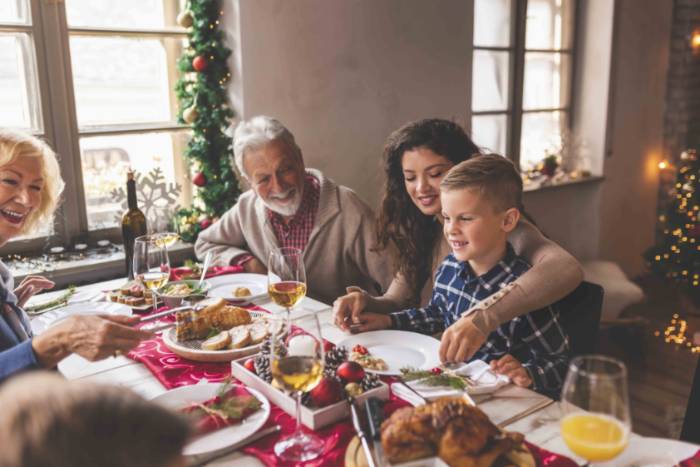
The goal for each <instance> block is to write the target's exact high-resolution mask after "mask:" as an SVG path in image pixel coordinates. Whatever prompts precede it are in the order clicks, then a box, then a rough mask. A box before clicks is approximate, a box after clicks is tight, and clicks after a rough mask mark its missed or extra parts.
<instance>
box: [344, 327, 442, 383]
mask: <svg viewBox="0 0 700 467" xmlns="http://www.w3.org/2000/svg"><path fill="white" fill-rule="evenodd" d="M338 345H342V346H345V347H346V348H347V349H348V350H349V351H350V360H353V361H356V362H357V363H359V364H360V365H362V366H363V367H364V368H365V370H367V371H369V372H371V373H376V374H379V375H400V374H401V368H406V367H411V368H416V369H420V370H429V369H431V368H434V367H436V366H439V365H440V356H439V350H440V341H439V340H437V339H435V338H434V337H430V336H426V335H424V334H418V333H416V332H408V331H393V330H386V331H370V332H363V333H361V334H355V335H353V336H350V337H348V338H346V339H343V340H342V341H340V342H339V343H338Z"/></svg>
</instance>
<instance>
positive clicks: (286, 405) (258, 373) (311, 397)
mask: <svg viewBox="0 0 700 467" xmlns="http://www.w3.org/2000/svg"><path fill="white" fill-rule="evenodd" d="M270 347H271V346H270V341H269V339H267V340H266V341H265V343H264V344H263V346H262V347H261V349H260V350H261V352H260V353H259V354H257V355H255V356H252V357H247V358H241V359H237V360H234V361H232V362H231V374H232V375H233V376H234V377H235V378H238V379H239V380H240V381H241V382H242V383H244V384H246V385H247V386H249V387H252V388H254V389H257V390H258V391H260V392H261V393H262V394H264V395H265V396H266V397H267V398H268V399H269V400H270V401H271V402H273V403H275V404H277V405H278V406H279V407H280V408H281V409H282V410H284V411H285V412H287V413H288V414H290V415H292V416H294V413H295V412H294V411H295V407H296V402H295V400H294V399H293V398H292V397H291V396H290V395H289V394H287V393H286V392H285V391H283V390H282V389H279V388H278V387H277V385H276V383H275V382H274V381H273V379H272V372H271V368H270ZM325 354H326V355H325V361H326V367H325V369H324V376H323V378H322V379H321V381H320V382H319V383H318V385H317V386H316V387H314V388H313V389H312V390H311V391H309V392H307V393H304V394H303V395H302V407H301V422H302V423H303V424H304V425H306V426H307V427H309V428H311V429H312V430H317V429H319V428H323V427H324V426H327V425H330V424H332V423H335V422H337V421H339V420H342V419H344V418H347V417H349V416H350V410H349V406H348V402H347V397H348V396H353V397H354V398H355V400H356V401H357V402H358V404H359V403H362V402H363V401H364V400H365V399H367V398H370V397H376V398H379V399H388V398H389V387H388V386H387V385H386V384H385V383H384V382H382V381H381V380H380V379H379V377H378V376H377V375H376V374H373V373H369V372H365V371H364V369H363V368H362V367H361V366H360V365H359V364H357V363H355V362H351V361H348V356H349V353H348V351H347V349H345V348H344V347H336V346H333V345H332V344H328V345H327V348H326V350H325Z"/></svg>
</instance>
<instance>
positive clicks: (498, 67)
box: [471, 0, 576, 168]
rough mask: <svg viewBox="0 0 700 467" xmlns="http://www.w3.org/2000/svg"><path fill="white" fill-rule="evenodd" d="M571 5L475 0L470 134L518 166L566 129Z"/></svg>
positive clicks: (553, 144) (553, 0)
mask: <svg viewBox="0 0 700 467" xmlns="http://www.w3.org/2000/svg"><path fill="white" fill-rule="evenodd" d="M575 9H576V0H475V2H474V55H473V63H472V120H471V125H472V135H473V137H474V140H475V141H476V143H477V144H479V145H481V146H483V147H486V148H488V149H489V150H491V151H494V152H497V153H499V154H505V155H509V156H510V157H511V158H512V159H513V161H514V162H515V163H516V164H518V165H519V166H520V167H521V168H528V167H530V166H532V165H534V164H536V163H537V162H539V161H541V160H542V159H544V157H545V155H546V154H545V152H546V151H547V150H551V149H555V148H557V147H558V146H559V145H560V144H561V139H562V136H563V135H564V134H565V132H566V131H567V129H568V128H569V127H570V118H571V87H572V66H573V51H574V48H573V37H574V19H575V15H574V12H575Z"/></svg>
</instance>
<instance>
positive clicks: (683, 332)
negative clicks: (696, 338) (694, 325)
mask: <svg viewBox="0 0 700 467" xmlns="http://www.w3.org/2000/svg"><path fill="white" fill-rule="evenodd" d="M687 331H688V322H687V321H686V320H684V319H681V318H680V316H679V315H678V313H675V314H674V315H673V317H672V318H671V322H670V323H669V325H668V326H666V328H665V329H664V331H663V336H662V335H661V331H658V330H657V331H654V336H656V337H662V338H663V340H664V342H665V343H667V344H671V345H676V346H677V347H682V348H685V349H687V350H690V351H691V352H692V353H698V352H700V345H695V344H694V343H693V342H692V341H691V340H690V339H689V338H688V336H687Z"/></svg>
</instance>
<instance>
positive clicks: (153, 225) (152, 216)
mask: <svg viewBox="0 0 700 467" xmlns="http://www.w3.org/2000/svg"><path fill="white" fill-rule="evenodd" d="M173 217H174V215H173V213H172V211H170V210H169V209H168V208H167V207H163V206H151V208H150V209H149V211H148V218H147V220H146V225H147V226H148V233H149V234H150V235H153V238H154V239H155V241H156V243H158V244H159V245H161V246H163V247H165V248H169V247H170V246H172V245H173V244H174V243H175V242H176V241H177V240H178V239H179V238H180V236H179V235H178V234H177V233H176V232H173V230H172V229H171V221H172V218H173Z"/></svg>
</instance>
